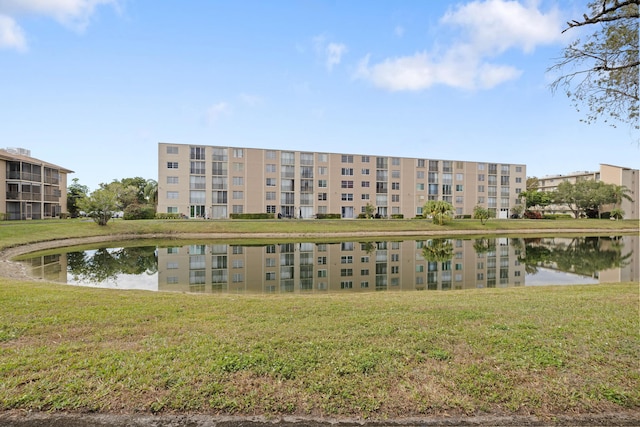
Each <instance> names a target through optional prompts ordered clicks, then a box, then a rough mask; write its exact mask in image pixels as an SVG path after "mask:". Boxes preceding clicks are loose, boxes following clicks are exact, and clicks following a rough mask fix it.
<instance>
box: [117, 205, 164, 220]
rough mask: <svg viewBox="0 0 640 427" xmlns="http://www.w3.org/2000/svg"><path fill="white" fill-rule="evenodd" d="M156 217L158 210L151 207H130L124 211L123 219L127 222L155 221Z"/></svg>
mask: <svg viewBox="0 0 640 427" xmlns="http://www.w3.org/2000/svg"><path fill="white" fill-rule="evenodd" d="M155 217H156V209H155V207H153V206H151V205H138V204H133V205H129V206H127V207H126V208H125V209H124V215H123V218H124V219H127V220H134V219H154V218H155Z"/></svg>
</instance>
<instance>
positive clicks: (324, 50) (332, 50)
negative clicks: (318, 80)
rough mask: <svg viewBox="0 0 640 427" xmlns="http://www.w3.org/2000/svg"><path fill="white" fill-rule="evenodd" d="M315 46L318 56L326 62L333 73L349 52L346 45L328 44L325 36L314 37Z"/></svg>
mask: <svg viewBox="0 0 640 427" xmlns="http://www.w3.org/2000/svg"><path fill="white" fill-rule="evenodd" d="M313 44H314V47H315V50H316V54H317V55H318V56H319V57H320V59H321V60H322V61H323V62H324V65H325V67H326V68H327V70H328V71H332V70H333V67H334V66H336V65H339V64H340V62H341V61H342V56H343V55H344V54H345V53H347V51H348V49H347V46H346V45H345V44H342V43H334V42H327V40H326V37H325V36H324V35H319V36H316V37H314V38H313Z"/></svg>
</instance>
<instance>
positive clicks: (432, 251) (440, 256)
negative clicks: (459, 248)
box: [422, 239, 453, 262]
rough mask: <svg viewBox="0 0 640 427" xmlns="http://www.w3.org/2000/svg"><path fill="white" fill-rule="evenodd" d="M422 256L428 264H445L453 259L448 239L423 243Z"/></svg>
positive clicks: (451, 244)
mask: <svg viewBox="0 0 640 427" xmlns="http://www.w3.org/2000/svg"><path fill="white" fill-rule="evenodd" d="M422 256H423V257H424V259H425V260H427V261H429V262H446V261H449V260H450V259H452V258H453V243H452V242H451V240H449V239H431V240H427V241H426V242H424V244H423V246H422Z"/></svg>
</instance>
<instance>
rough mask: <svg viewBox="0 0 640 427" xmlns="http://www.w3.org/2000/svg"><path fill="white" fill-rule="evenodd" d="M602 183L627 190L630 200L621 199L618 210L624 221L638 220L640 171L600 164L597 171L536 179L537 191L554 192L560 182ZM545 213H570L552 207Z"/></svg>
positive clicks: (608, 207)
mask: <svg viewBox="0 0 640 427" xmlns="http://www.w3.org/2000/svg"><path fill="white" fill-rule="evenodd" d="M584 179H588V180H595V181H602V182H604V183H607V184H614V185H620V186H624V187H625V188H627V189H628V193H627V195H628V196H629V197H630V198H631V199H632V200H627V199H623V201H622V204H621V206H620V208H621V209H622V210H623V211H624V212H625V215H624V217H625V218H626V219H640V203H639V200H638V197H639V196H640V171H639V170H638V169H631V168H627V167H622V166H614V165H608V164H600V170H598V171H583V172H574V173H571V174H566V175H550V176H545V177H542V178H539V179H538V191H555V190H557V189H558V185H559V184H560V183H562V182H570V183H572V184H575V183H576V182H577V181H579V180H584ZM614 207H615V206H604V207H603V211H604V212H609V211H611V209H613V208H614ZM545 211H549V212H553V213H568V214H570V213H571V211H570V210H569V208H568V207H566V206H559V205H552V206H549V207H547V208H546V209H545Z"/></svg>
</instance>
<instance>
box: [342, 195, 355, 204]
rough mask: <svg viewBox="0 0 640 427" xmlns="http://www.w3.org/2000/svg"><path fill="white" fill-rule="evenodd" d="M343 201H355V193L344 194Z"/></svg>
mask: <svg viewBox="0 0 640 427" xmlns="http://www.w3.org/2000/svg"><path fill="white" fill-rule="evenodd" d="M342 200H343V201H345V202H352V201H353V193H342Z"/></svg>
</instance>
